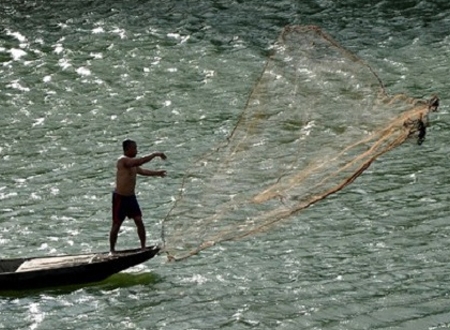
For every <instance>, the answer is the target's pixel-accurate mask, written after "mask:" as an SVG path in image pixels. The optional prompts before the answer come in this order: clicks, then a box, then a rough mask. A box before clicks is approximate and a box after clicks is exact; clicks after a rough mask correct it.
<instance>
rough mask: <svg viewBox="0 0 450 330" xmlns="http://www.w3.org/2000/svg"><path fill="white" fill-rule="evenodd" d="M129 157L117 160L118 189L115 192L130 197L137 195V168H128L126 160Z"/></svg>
mask: <svg viewBox="0 0 450 330" xmlns="http://www.w3.org/2000/svg"><path fill="white" fill-rule="evenodd" d="M127 158H129V157H127V156H121V157H120V158H119V159H118V160H117V165H116V167H117V173H116V189H115V192H116V193H118V194H120V195H124V196H130V195H134V194H135V188H136V175H137V167H126V166H125V162H124V160H125V159H127Z"/></svg>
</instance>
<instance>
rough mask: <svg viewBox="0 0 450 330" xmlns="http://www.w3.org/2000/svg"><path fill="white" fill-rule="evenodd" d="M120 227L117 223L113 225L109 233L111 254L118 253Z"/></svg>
mask: <svg viewBox="0 0 450 330" xmlns="http://www.w3.org/2000/svg"><path fill="white" fill-rule="evenodd" d="M120 225H121V224H117V223H113V224H112V226H111V231H110V232H109V252H111V253H114V252H116V242H117V236H118V235H119V230H120Z"/></svg>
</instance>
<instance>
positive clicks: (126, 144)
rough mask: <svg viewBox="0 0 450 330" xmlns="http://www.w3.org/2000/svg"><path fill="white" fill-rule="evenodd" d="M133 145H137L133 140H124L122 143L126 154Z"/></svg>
mask: <svg viewBox="0 0 450 330" xmlns="http://www.w3.org/2000/svg"><path fill="white" fill-rule="evenodd" d="M133 144H136V142H135V141H133V140H131V139H125V140H123V142H122V148H123V151H124V152H125V151H127V150H128V148H129V147H130V146H131V145H133Z"/></svg>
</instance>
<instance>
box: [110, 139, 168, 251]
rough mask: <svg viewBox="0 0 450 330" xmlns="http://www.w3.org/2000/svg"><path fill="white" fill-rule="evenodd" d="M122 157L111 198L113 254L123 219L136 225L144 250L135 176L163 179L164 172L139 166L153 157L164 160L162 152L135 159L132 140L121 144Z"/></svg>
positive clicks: (111, 242) (143, 234)
mask: <svg viewBox="0 0 450 330" xmlns="http://www.w3.org/2000/svg"><path fill="white" fill-rule="evenodd" d="M122 147H123V156H121V157H120V158H119V159H118V160H117V165H116V166H117V174H116V188H115V189H114V192H113V196H112V226H111V231H110V233H109V247H110V251H111V253H114V252H115V246H116V241H117V236H118V234H119V229H120V226H121V225H122V222H123V221H124V220H125V217H128V218H132V219H133V220H134V223H135V224H136V228H137V233H138V236H139V240H140V241H141V248H142V249H145V226H144V223H143V222H142V213H141V209H140V207H139V204H138V201H137V199H136V195H135V191H134V189H135V187H136V175H137V174H140V175H144V176H160V177H165V176H166V171H164V170H158V171H155V170H147V169H143V168H141V165H143V164H145V163H148V162H149V161H151V160H152V159H153V158H155V157H160V158H161V159H163V160H164V159H166V155H165V154H164V153H162V152H154V153H152V154H149V155H146V156H144V157H136V155H137V144H136V142H134V141H133V140H129V139H127V140H125V141H123V143H122Z"/></svg>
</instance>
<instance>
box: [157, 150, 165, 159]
mask: <svg viewBox="0 0 450 330" xmlns="http://www.w3.org/2000/svg"><path fill="white" fill-rule="evenodd" d="M158 156H159V157H161V159H162V160H166V159H167V156H166V155H165V154H164V152H160V153H158Z"/></svg>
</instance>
